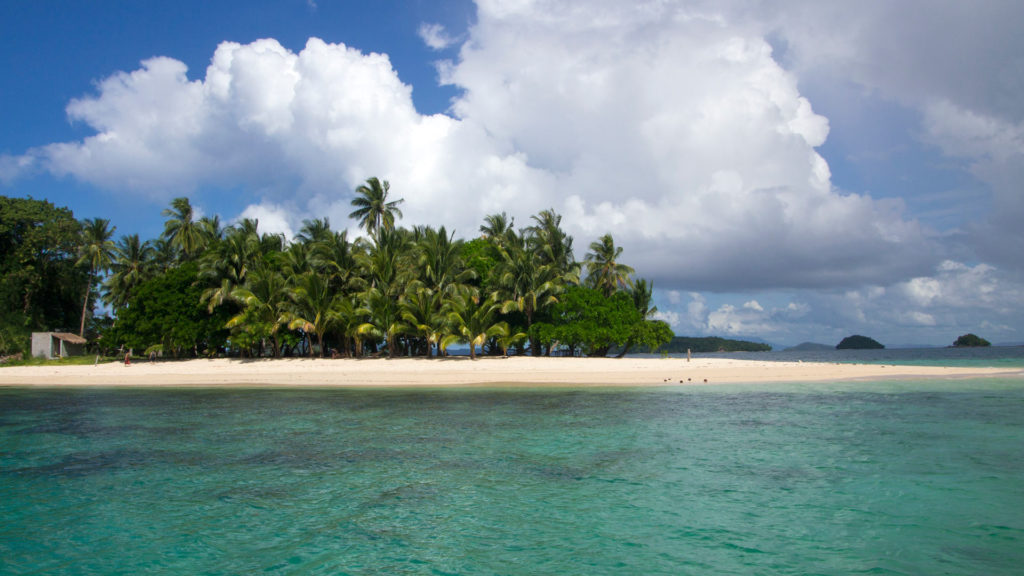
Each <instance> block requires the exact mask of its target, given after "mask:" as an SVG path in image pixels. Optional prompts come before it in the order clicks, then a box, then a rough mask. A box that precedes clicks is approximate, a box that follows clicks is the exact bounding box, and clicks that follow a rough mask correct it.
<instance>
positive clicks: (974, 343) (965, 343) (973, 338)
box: [953, 334, 992, 348]
mask: <svg viewBox="0 0 1024 576" xmlns="http://www.w3.org/2000/svg"><path fill="white" fill-rule="evenodd" d="M991 345H992V343H991V342H989V341H988V340H985V339H984V338H982V337H980V336H977V335H975V334H964V335H962V336H960V337H959V338H957V339H956V342H954V343H953V346H954V347H955V348H977V347H984V346H991Z"/></svg>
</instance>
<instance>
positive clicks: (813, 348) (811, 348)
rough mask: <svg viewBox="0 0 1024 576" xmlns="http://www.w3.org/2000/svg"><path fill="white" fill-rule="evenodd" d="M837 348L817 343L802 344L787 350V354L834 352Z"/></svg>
mask: <svg viewBox="0 0 1024 576" xmlns="http://www.w3.org/2000/svg"><path fill="white" fill-rule="evenodd" d="M834 349H835V346H829V345H828V344H819V343H817V342H801V343H800V344H797V345H796V346H790V347H789V348H786V350H785V351H787V352H821V351H822V350H834Z"/></svg>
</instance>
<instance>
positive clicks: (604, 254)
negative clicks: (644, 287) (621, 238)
mask: <svg viewBox="0 0 1024 576" xmlns="http://www.w3.org/2000/svg"><path fill="white" fill-rule="evenodd" d="M621 255H622V248H621V247H616V246H615V241H614V240H612V235H611V234H605V235H604V236H601V238H600V239H598V240H597V241H595V242H591V243H590V253H589V254H587V257H586V266H587V285H588V286H589V287H591V288H594V289H596V290H600V291H601V293H602V294H604V295H605V297H608V296H611V295H612V294H614V293H615V292H616V291H617V290H624V289H626V288H627V287H628V286H629V276H630V274H632V273H633V269H632V268H631V267H629V266H626V265H625V264H620V263H619V261H618V260H619V256H621Z"/></svg>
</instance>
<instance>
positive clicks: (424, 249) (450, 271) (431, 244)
mask: <svg viewBox="0 0 1024 576" xmlns="http://www.w3.org/2000/svg"><path fill="white" fill-rule="evenodd" d="M462 245H463V243H462V240H455V233H454V232H452V233H451V234H450V235H449V234H448V231H447V230H445V228H444V226H442V227H441V228H440V229H438V230H434V229H433V228H427V229H425V230H424V232H423V239H422V240H420V242H419V243H418V247H419V258H418V264H419V271H420V280H421V281H422V282H423V284H424V285H426V287H427V288H429V289H430V290H431V291H433V292H435V293H438V294H449V293H451V292H452V291H453V290H455V289H457V288H458V287H460V286H463V285H465V283H466V282H467V281H469V280H472V279H473V278H474V277H475V276H476V273H475V272H474V271H473V270H472V269H468V268H466V267H465V266H464V265H463V262H462Z"/></svg>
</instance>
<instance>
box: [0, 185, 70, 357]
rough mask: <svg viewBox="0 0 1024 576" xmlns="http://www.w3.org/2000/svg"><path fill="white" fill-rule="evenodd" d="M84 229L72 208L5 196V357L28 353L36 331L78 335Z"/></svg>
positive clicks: (0, 244)
mask: <svg viewBox="0 0 1024 576" xmlns="http://www.w3.org/2000/svg"><path fill="white" fill-rule="evenodd" d="M81 228H82V226H81V224H80V223H79V222H78V221H77V220H75V217H74V215H73V214H72V213H71V211H70V210H68V209H67V208H56V207H54V206H53V204H51V203H49V202H46V201H43V200H33V199H31V198H8V197H5V196H0V278H3V282H0V355H3V354H7V353H15V352H23V351H26V348H27V346H28V334H29V332H32V331H38V330H59V331H67V332H71V331H76V332H77V331H78V329H79V321H80V319H81V315H80V313H81V309H82V294H83V293H84V291H85V289H86V287H87V285H88V279H87V274H86V271H85V270H84V269H83V268H80V267H78V266H76V262H77V260H78V255H79V249H80V247H81V246H82V237H81Z"/></svg>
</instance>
